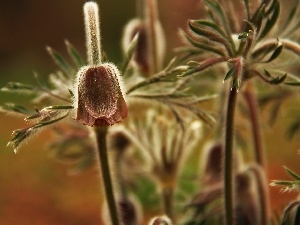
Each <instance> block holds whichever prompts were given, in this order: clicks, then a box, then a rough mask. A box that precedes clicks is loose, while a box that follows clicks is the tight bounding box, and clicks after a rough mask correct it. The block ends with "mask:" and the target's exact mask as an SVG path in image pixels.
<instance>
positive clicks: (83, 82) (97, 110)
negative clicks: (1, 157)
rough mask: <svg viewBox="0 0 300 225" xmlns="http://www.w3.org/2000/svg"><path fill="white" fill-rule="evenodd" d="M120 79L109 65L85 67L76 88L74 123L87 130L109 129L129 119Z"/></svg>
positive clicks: (77, 80)
mask: <svg viewBox="0 0 300 225" xmlns="http://www.w3.org/2000/svg"><path fill="white" fill-rule="evenodd" d="M119 76H120V75H119V71H118V69H117V68H116V66H114V65H113V64H110V63H104V64H102V65H100V66H97V67H91V66H85V67H82V68H81V69H80V70H79V72H78V74H77V79H76V85H75V87H76V88H77V90H75V91H76V92H75V101H74V108H75V109H76V110H77V113H76V117H75V120H77V121H80V122H81V123H83V124H84V125H88V126H108V125H113V124H115V123H118V122H120V121H122V119H123V118H125V117H127V115H128V108H127V105H126V102H125V100H124V97H123V96H124V94H123V93H122V89H121V87H120V83H121V82H120V80H119Z"/></svg>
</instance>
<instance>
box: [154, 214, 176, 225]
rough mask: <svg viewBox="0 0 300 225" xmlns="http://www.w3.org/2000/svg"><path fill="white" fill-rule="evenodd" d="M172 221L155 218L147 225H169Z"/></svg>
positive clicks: (166, 218) (165, 218)
mask: <svg viewBox="0 0 300 225" xmlns="http://www.w3.org/2000/svg"><path fill="white" fill-rule="evenodd" d="M171 224H172V221H171V220H170V218H169V217H167V216H156V217H154V218H152V219H151V220H150V221H149V223H148V225H171Z"/></svg>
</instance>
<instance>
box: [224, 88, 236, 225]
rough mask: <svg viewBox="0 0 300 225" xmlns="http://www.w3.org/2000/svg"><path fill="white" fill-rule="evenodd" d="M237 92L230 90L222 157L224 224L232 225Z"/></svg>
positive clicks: (233, 89) (234, 89)
mask: <svg viewBox="0 0 300 225" xmlns="http://www.w3.org/2000/svg"><path fill="white" fill-rule="evenodd" d="M236 97H237V90H236V88H235V87H233V88H232V89H231V90H230V93H229V97H228V103H227V112H226V124H225V145H224V150H225V152H224V153H225V156H224V204H225V222H226V223H225V224H226V225H233V224H234V222H233V221H234V184H233V181H234V180H233V178H234V173H233V143H234V114H235V105H236Z"/></svg>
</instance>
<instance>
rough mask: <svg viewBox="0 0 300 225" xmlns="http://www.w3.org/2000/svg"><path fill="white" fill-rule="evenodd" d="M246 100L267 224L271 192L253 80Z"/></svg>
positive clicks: (261, 205)
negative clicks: (268, 184) (268, 188)
mask: <svg viewBox="0 0 300 225" xmlns="http://www.w3.org/2000/svg"><path fill="white" fill-rule="evenodd" d="M244 96H245V100H246V103H247V105H248V109H249V116H250V122H251V126H252V137H253V143H254V156H255V162H256V163H257V164H258V165H260V167H261V168H262V169H261V173H262V175H260V176H259V177H260V179H259V182H258V185H259V187H258V188H259V190H260V191H259V193H260V198H259V203H260V207H261V210H260V211H261V220H262V221H261V224H262V225H267V224H268V220H269V213H268V212H269V208H270V206H269V202H268V199H269V193H268V190H267V187H264V186H265V185H266V183H267V182H266V165H265V164H266V162H265V154H264V150H263V142H262V135H261V129H260V125H259V124H260V121H259V113H258V108H257V104H256V101H255V93H254V89H253V84H252V83H251V82H248V84H247V87H246V90H245V92H244Z"/></svg>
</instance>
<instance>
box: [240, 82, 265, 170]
mask: <svg viewBox="0 0 300 225" xmlns="http://www.w3.org/2000/svg"><path fill="white" fill-rule="evenodd" d="M244 96H245V100H246V103H247V106H248V109H249V116H250V123H251V128H252V137H253V142H254V157H255V161H256V163H258V164H259V165H261V166H262V167H263V168H265V155H264V151H263V143H262V135H261V129H260V121H259V113H258V108H257V104H256V101H255V93H254V90H253V85H252V83H251V82H248V84H247V87H246V90H245V92H244Z"/></svg>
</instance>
